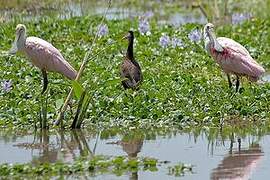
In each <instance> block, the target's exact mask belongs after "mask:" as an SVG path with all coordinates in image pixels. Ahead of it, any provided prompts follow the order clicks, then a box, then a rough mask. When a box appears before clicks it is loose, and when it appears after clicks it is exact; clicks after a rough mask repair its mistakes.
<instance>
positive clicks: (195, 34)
mask: <svg viewBox="0 0 270 180" xmlns="http://www.w3.org/2000/svg"><path fill="white" fill-rule="evenodd" d="M188 38H189V40H190V41H192V42H195V43H197V42H199V41H200V40H201V39H202V33H201V31H200V30H199V29H198V28H196V29H194V30H192V31H191V32H190V33H189V34H188Z"/></svg>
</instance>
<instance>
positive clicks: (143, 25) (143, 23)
mask: <svg viewBox="0 0 270 180" xmlns="http://www.w3.org/2000/svg"><path fill="white" fill-rule="evenodd" d="M138 29H139V32H140V33H141V34H142V35H144V34H147V33H148V32H150V24H149V22H148V21H147V20H146V19H143V18H141V19H140V20H139V28H138Z"/></svg>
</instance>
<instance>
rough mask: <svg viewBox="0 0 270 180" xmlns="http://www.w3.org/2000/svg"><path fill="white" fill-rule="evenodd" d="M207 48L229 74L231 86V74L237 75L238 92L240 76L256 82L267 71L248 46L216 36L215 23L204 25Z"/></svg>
mask: <svg viewBox="0 0 270 180" xmlns="http://www.w3.org/2000/svg"><path fill="white" fill-rule="evenodd" d="M204 42H205V49H206V50H207V52H208V53H209V54H210V55H211V56H212V57H213V58H214V60H215V61H216V62H217V63H218V64H219V65H220V67H221V68H222V70H223V71H224V72H225V73H226V74H227V77H228V82H229V87H230V88H231V87H232V82H231V79H230V74H234V75H236V92H237V91H238V90H239V85H240V81H239V77H240V76H246V77H247V78H248V79H249V80H250V81H253V82H256V81H257V80H258V79H259V78H260V76H262V75H263V73H264V72H265V70H264V68H263V67H262V66H260V65H259V64H258V63H257V62H256V61H255V60H254V59H253V58H252V57H251V56H250V54H249V52H248V51H247V49H246V48H244V47H243V46H242V45H241V44H239V43H237V42H235V41H234V40H232V39H229V38H226V37H219V38H216V36H215V32H214V25H213V24H211V23H208V24H206V25H205V26H204Z"/></svg>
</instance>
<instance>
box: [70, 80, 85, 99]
mask: <svg viewBox="0 0 270 180" xmlns="http://www.w3.org/2000/svg"><path fill="white" fill-rule="evenodd" d="M71 83H72V87H73V90H74V93H75V96H76V98H77V99H80V97H81V95H82V92H83V91H84V88H83V87H82V85H81V84H80V83H79V82H78V81H75V80H74V81H71Z"/></svg>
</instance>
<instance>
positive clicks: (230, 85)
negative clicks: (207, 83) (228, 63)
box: [227, 74, 232, 88]
mask: <svg viewBox="0 0 270 180" xmlns="http://www.w3.org/2000/svg"><path fill="white" fill-rule="evenodd" d="M227 77H228V82H229V88H231V87H232V81H231V77H230V75H229V74H227Z"/></svg>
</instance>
